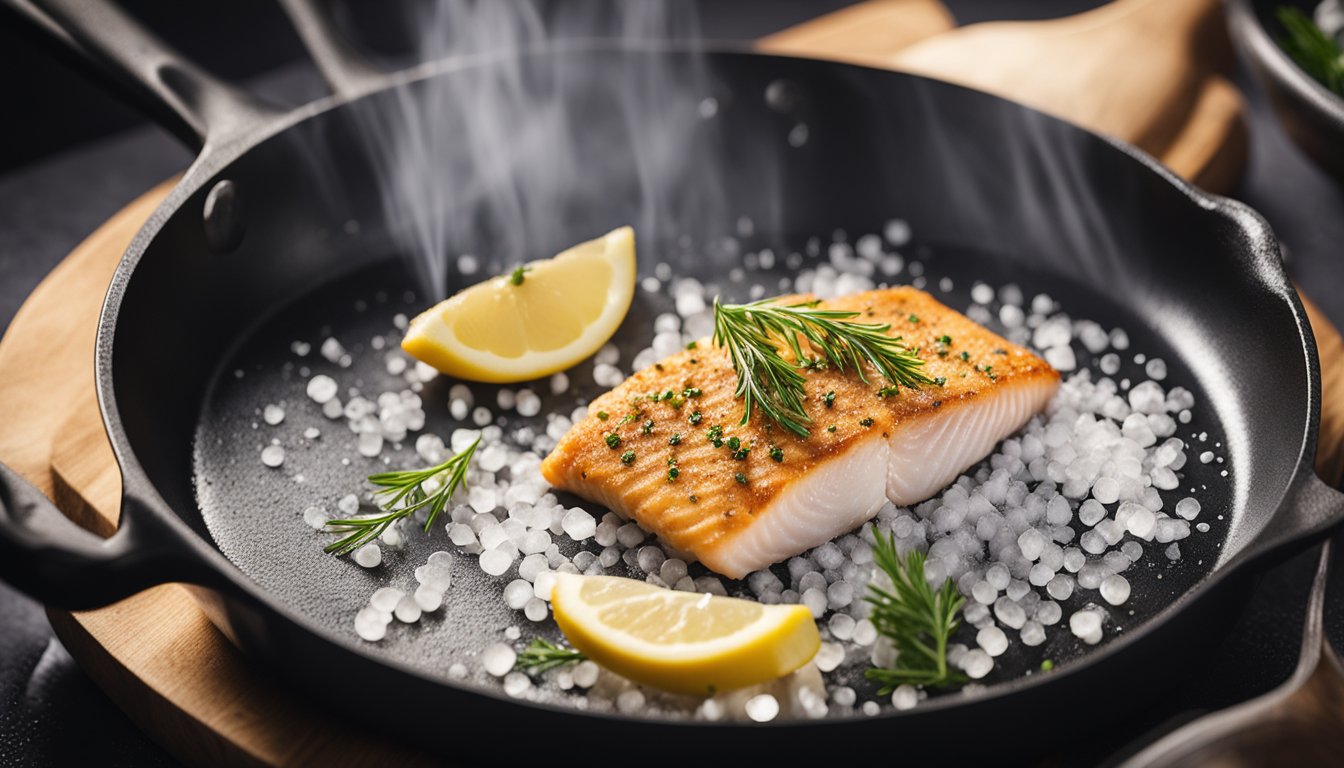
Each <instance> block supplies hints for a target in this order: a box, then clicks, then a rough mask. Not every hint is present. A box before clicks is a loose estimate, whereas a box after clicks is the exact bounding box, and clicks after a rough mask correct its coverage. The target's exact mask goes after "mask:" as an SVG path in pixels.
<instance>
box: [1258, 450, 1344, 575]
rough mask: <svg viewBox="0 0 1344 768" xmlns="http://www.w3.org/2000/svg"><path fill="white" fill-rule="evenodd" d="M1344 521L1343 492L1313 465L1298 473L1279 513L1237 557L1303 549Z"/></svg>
mask: <svg viewBox="0 0 1344 768" xmlns="http://www.w3.org/2000/svg"><path fill="white" fill-rule="evenodd" d="M1340 523H1344V493H1340V492H1339V491H1337V490H1335V489H1334V488H1332V487H1330V486H1329V485H1328V484H1327V483H1326V482H1325V481H1324V480H1322V479H1321V478H1320V477H1318V476H1317V475H1316V473H1315V472H1314V471H1312V470H1310V469H1307V470H1305V471H1303V472H1300V473H1299V474H1298V477H1297V479H1296V480H1295V481H1294V483H1293V486H1292V488H1291V489H1290V490H1289V491H1288V494H1287V496H1286V497H1285V499H1284V501H1283V503H1282V504H1281V505H1280V508H1279V513H1278V514H1276V515H1275V516H1274V517H1272V518H1271V519H1270V521H1269V523H1268V524H1266V525H1265V527H1264V529H1263V530H1262V531H1260V533H1259V534H1258V535H1257V536H1256V538H1255V541H1254V542H1252V543H1251V545H1250V546H1248V547H1246V548H1245V549H1244V550H1242V552H1241V553H1240V555H1238V556H1237V559H1238V560H1241V561H1243V562H1248V561H1251V560H1257V559H1259V558H1261V557H1263V556H1266V555H1273V554H1291V553H1296V552H1300V551H1302V550H1303V549H1305V548H1306V547H1307V546H1308V545H1311V544H1315V543H1316V542H1318V541H1320V540H1322V539H1324V538H1325V537H1326V535H1328V534H1329V533H1330V532H1331V531H1332V530H1334V529H1335V528H1336V527H1337V526H1338V525H1339V524H1340Z"/></svg>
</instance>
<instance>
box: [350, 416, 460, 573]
mask: <svg viewBox="0 0 1344 768" xmlns="http://www.w3.org/2000/svg"><path fill="white" fill-rule="evenodd" d="M480 444H481V439H480V438H479V437H478V438H476V442H474V443H472V444H471V445H470V446H469V447H468V448H467V449H466V450H464V451H462V452H461V453H459V454H457V455H456V456H453V457H452V458H450V459H448V460H447V461H445V462H443V463H442V464H439V465H437V466H433V467H428V468H426V469H411V470H399V471H395V472H379V473H378V474H376V475H369V483H370V484H372V485H374V486H376V487H377V488H378V489H379V490H377V491H376V492H375V496H376V497H377V499H378V506H380V507H381V508H382V510H383V514H381V515H370V516H368V517H351V518H347V519H344V520H332V521H330V522H328V523H327V529H328V530H331V531H335V532H337V533H346V534H348V535H346V536H344V537H342V538H341V539H340V540H338V541H334V542H332V543H331V544H328V545H327V546H326V547H325V548H324V550H323V551H325V552H330V553H332V554H336V555H345V554H349V553H350V552H353V551H355V550H356V549H359V548H360V547H362V546H364V545H365V544H367V543H369V542H371V541H373V540H375V539H377V538H378V537H379V536H381V535H382V534H383V532H384V531H386V530H387V529H388V527H389V526H391V525H392V524H393V523H395V522H397V521H398V520H400V519H402V518H404V517H408V516H410V515H411V514H413V513H415V511H416V510H418V509H428V510H429V514H428V516H427V517H426V518H425V531H426V532H428V531H429V528H430V526H432V525H433V524H434V520H435V519H437V518H438V516H439V513H440V512H442V511H443V509H444V507H445V506H447V505H448V501H449V499H451V498H452V497H453V493H454V492H456V491H457V489H458V488H461V487H463V486H464V485H465V484H466V477H467V465H469V464H470V463H471V457H472V456H473V455H475V453H476V446H478V445H480Z"/></svg>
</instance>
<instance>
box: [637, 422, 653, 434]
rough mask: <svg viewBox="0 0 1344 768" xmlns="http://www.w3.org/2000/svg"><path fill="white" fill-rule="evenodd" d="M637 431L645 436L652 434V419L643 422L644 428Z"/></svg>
mask: <svg viewBox="0 0 1344 768" xmlns="http://www.w3.org/2000/svg"><path fill="white" fill-rule="evenodd" d="M639 431H640V432H643V433H644V434H646V435H649V434H653V419H649V420H648V421H645V422H644V426H642V427H640V429H639Z"/></svg>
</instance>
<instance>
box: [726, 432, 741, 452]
mask: <svg viewBox="0 0 1344 768" xmlns="http://www.w3.org/2000/svg"><path fill="white" fill-rule="evenodd" d="M741 447H742V441H741V440H739V439H738V438H737V436H736V435H734V436H733V437H730V438H728V450H730V451H736V450H737V449H738V448H741Z"/></svg>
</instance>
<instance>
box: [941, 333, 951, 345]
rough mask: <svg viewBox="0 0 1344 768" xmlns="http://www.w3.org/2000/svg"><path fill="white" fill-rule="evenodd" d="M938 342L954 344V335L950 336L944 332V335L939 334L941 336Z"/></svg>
mask: <svg viewBox="0 0 1344 768" xmlns="http://www.w3.org/2000/svg"><path fill="white" fill-rule="evenodd" d="M938 343H939V344H946V345H948V346H951V345H952V337H951V336H948V335H947V334H943V335H942V336H939V337H938Z"/></svg>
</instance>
